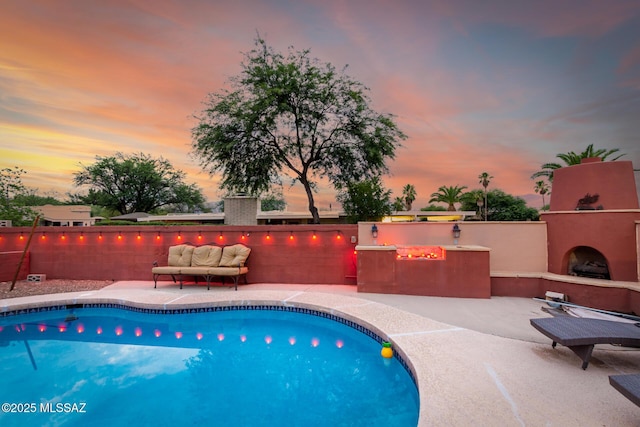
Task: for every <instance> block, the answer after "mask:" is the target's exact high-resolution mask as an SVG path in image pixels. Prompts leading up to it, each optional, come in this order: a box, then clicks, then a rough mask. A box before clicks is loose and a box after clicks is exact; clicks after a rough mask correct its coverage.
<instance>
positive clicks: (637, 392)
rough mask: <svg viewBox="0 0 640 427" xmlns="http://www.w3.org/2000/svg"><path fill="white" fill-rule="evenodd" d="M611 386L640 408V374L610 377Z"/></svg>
mask: <svg viewBox="0 0 640 427" xmlns="http://www.w3.org/2000/svg"><path fill="white" fill-rule="evenodd" d="M609 384H611V385H612V386H613V388H615V389H616V390H618V391H619V392H620V393H622V394H623V395H624V397H626V398H627V399H629V400H630V401H632V402H633V403H635V404H636V405H638V406H640V374H623V375H609Z"/></svg>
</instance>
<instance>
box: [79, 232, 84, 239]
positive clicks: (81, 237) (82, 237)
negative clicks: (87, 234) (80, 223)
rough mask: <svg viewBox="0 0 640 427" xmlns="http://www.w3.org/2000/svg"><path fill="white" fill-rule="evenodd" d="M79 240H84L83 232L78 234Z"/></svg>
mask: <svg viewBox="0 0 640 427" xmlns="http://www.w3.org/2000/svg"><path fill="white" fill-rule="evenodd" d="M80 240H84V231H81V232H80Z"/></svg>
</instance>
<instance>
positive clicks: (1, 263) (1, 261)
mask: <svg viewBox="0 0 640 427" xmlns="http://www.w3.org/2000/svg"><path fill="white" fill-rule="evenodd" d="M22 254H23V251H11V252H0V282H10V281H12V280H13V278H14V277H16V278H17V280H24V279H26V278H27V275H28V274H29V259H30V256H29V252H27V253H26V254H25V255H24V259H23V260H22V264H20V259H21V258H22ZM18 265H20V271H19V272H18V275H17V276H16V270H17V269H18Z"/></svg>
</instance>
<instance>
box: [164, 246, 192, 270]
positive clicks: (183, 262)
mask: <svg viewBox="0 0 640 427" xmlns="http://www.w3.org/2000/svg"><path fill="white" fill-rule="evenodd" d="M193 249H194V246H191V245H176V246H170V247H169V260H168V265H169V266H172V267H174V266H176V267H188V266H190V265H191V257H192V256H193Z"/></svg>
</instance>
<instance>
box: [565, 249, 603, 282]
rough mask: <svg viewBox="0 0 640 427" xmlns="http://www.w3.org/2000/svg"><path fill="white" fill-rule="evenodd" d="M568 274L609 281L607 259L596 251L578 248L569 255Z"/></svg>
mask: <svg viewBox="0 0 640 427" xmlns="http://www.w3.org/2000/svg"><path fill="white" fill-rule="evenodd" d="M568 274H569V275H571V276H579V277H590V278H593V279H606V280H610V279H611V276H610V275H609V265H608V263H607V259H606V258H605V257H604V255H602V253H600V252H599V251H598V250H596V249H594V248H591V247H588V246H578V247H577V248H575V249H574V250H573V251H572V252H571V254H570V255H569V265H568Z"/></svg>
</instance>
